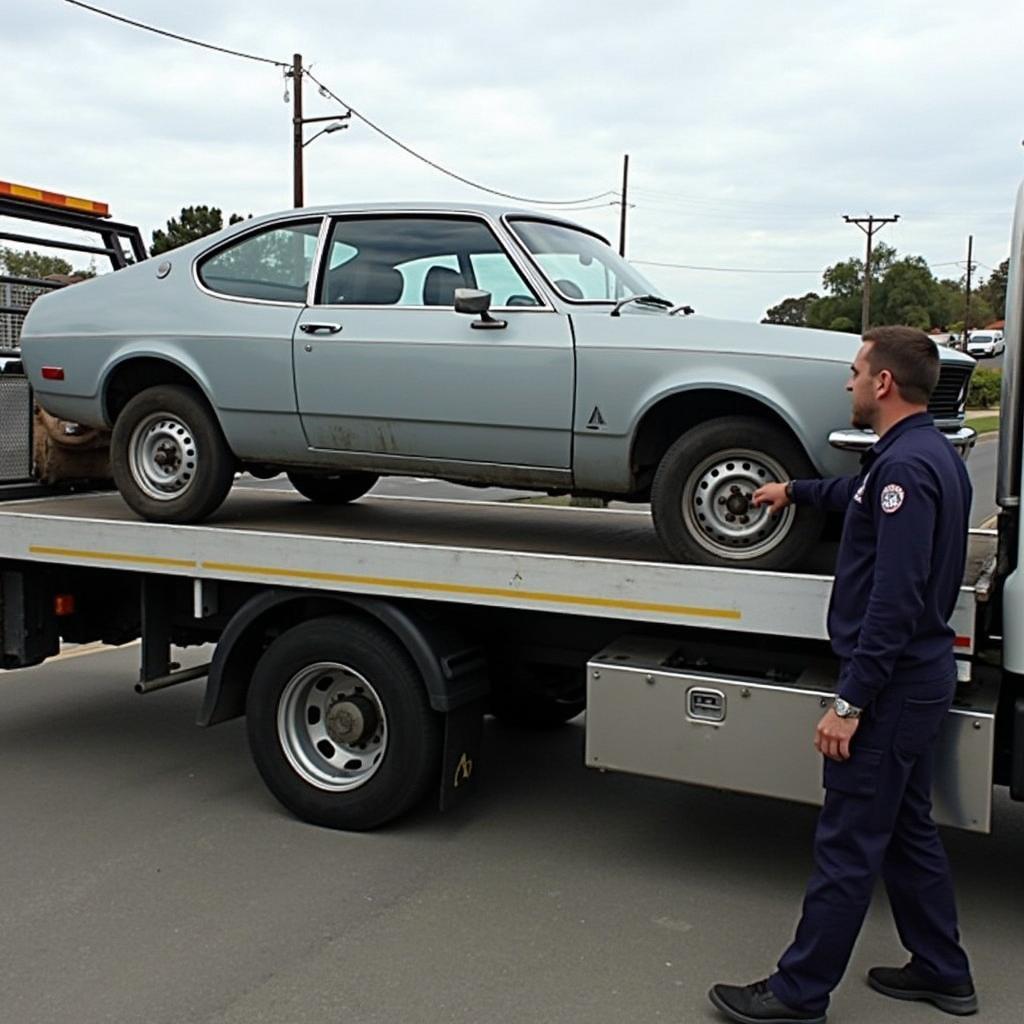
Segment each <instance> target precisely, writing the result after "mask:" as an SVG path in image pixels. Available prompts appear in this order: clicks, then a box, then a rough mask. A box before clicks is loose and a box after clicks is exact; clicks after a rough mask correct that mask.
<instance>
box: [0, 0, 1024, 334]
mask: <svg viewBox="0 0 1024 1024" xmlns="http://www.w3.org/2000/svg"><path fill="white" fill-rule="evenodd" d="M96 6H99V7H103V8H106V9H108V10H111V11H114V12H117V13H120V14H123V15H125V16H128V17H131V18H134V19H138V20H141V21H146V22H149V23H151V24H154V25H157V26H159V27H161V28H165V29H167V30H169V31H173V32H177V33H181V34H186V35H192V36H197V37H200V38H202V39H204V40H207V41H210V42H213V43H217V44H219V45H221V46H225V47H230V48H233V49H239V50H245V51H249V52H251V53H255V54H258V55H261V56H267V57H271V58H274V59H277V60H281V61H290V60H291V55H292V54H293V53H294V52H300V53H302V54H303V57H304V60H305V63H306V64H307V66H308V65H310V64H311V65H312V70H313V73H314V74H315V75H316V76H317V77H319V78H320V79H322V80H323V81H324V82H325V83H326V84H328V85H329V86H330V87H331V88H332V89H333V90H334V91H335V92H336V93H337V94H338V95H340V96H341V97H342V98H344V99H345V100H346V101H347V102H349V103H351V104H352V105H353V106H354V107H355V108H356V109H357V110H359V111H360V112H361V113H362V114H364V115H366V116H367V117H368V118H370V119H371V120H373V121H375V122H376V123H378V124H379V125H381V126H382V127H383V128H385V129H386V130H388V131H389V132H391V133H392V134H394V135H395V136H397V137H398V138H400V139H401V140H402V141H404V142H405V143H407V144H408V145H410V146H412V147H414V148H415V149H417V150H419V151H421V152H422V153H424V154H426V155H427V156H429V157H431V158H432V159H434V160H436V161H437V162H439V163H442V164H445V165H446V166H448V167H450V168H451V169H453V170H454V171H456V172H458V173H459V174H462V175H464V176H466V177H470V178H472V179H474V180H476V181H479V182H482V183H484V184H487V185H490V186H492V187H494V188H497V189H501V190H503V191H508V192H513V193H517V194H519V195H523V196H530V197H536V198H539V199H573V198H576V197H580V196H587V195H593V194H595V193H599V192H603V191H605V190H608V189H617V188H618V187H619V185H620V179H621V168H622V154H623V153H629V154H630V201H631V202H632V203H635V204H636V205H635V206H634V207H632V208H631V209H629V213H628V216H629V225H628V236H627V250H628V251H627V255H628V256H629V257H631V258H634V259H636V260H647V261H655V262H665V263H678V264H690V265H700V266H712V267H720V268H731V269H734V270H736V271H743V272H716V271H706V270H683V269H670V268H661V267H653V266H647V267H644V268H643V269H644V271H645V273H646V274H647V276H648V277H650V278H651V279H652V280H654V281H655V282H656V283H657V284H658V285H659V286H660V287H661V289H662V290H663V291H664V292H665V293H666V294H668V295H669V296H670V297H671V298H673V299H675V300H677V301H679V302H689V303H691V304H692V305H694V306H695V307H696V308H697V310H698V312H701V313H707V314H711V315H714V316H730V317H739V318H741V319H758V318H760V317H761V316H762V315H763V313H764V311H765V309H766V308H767V307H768V306H769V305H772V304H774V303H775V302H777V301H779V300H780V299H781V298H783V297H785V296H787V295H802V294H804V293H805V292H807V291H809V290H820V278H821V271H822V270H823V269H824V268H825V267H826V266H827V265H829V264H830V263H834V262H836V261H837V260H841V259H845V258H847V257H848V256H850V255H853V254H858V255H860V254H862V253H863V244H864V237H863V235H862V234H861V232H860V231H859V230H858V229H857V228H856V227H854V226H852V225H847V224H844V223H843V221H842V215H843V214H851V215H857V216H860V215H865V214H867V213H874V214H875V215H878V216H890V215H892V214H895V213H898V214H900V217H901V219H900V222H899V223H898V224H896V225H889V226H886V227H885V228H883V229H882V230H881V232H880V233H879V235H878V238H879V239H880V240H884V241H885V242H887V243H889V244H892V245H895V246H896V247H897V248H898V249H899V250H900V252H901V253H912V254H918V255H922V256H924V257H925V259H927V260H928V262H929V263H930V264H932V265H933V266H934V267H935V271H936V273H937V274H938V275H939V276H953V277H957V276H959V275H960V274H961V273H962V263H963V261H964V260H965V258H966V247H967V236H968V235H969V234H973V235H974V243H975V248H974V253H975V258H976V259H977V260H978V261H979V262H980V263H981V264H982V266H981V267H980V270H981V273H982V274H985V273H987V269H986V268H990V267H994V266H995V265H996V264H997V263H999V262H1000V261H1001V260H1003V259H1005V258H1006V256H1007V255H1008V250H1009V228H1010V215H1011V211H1012V208H1013V200H1014V196H1015V193H1016V189H1017V185H1018V183H1019V182H1020V180H1021V179H1022V178H1024V148H1022V147H1021V139H1022V138H1024V113H1022V111H1024V107H1022V97H1024V58H1022V57H1021V48H1020V40H1021V39H1022V38H1024V4H1021V3H1011V2H1009V0H1002V2H995V0H975V2H974V3H971V4H964V3H962V2H952V0H889V2H888V3H884V4H878V3H871V2H864V0H857V2H847V0H833V2H831V3H823V2H821V0H816V2H806V0H788V2H786V3H784V4H781V3H769V2H767V0H760V2H758V0H718V3H717V4H710V3H707V2H706V0H704V2H701V3H690V2H686V0H675V2H652V0H635V2H633V3H631V4H630V3H627V4H623V3H622V2H621V0H619V2H614V3H612V2H606V0H586V2H583V0H546V2H543V3H542V2H539V0H519V3H517V4H515V5H509V4H484V3H469V2H455V0H433V2H431V3H409V2H404V3H402V2H396V0H372V2H368V0H350V2H342V0H302V2H290V3H284V2H281V0H246V2H245V3H242V2H235V0H203V2H200V0H176V2H175V3H168V2H157V0H96ZM0 15H2V16H0V95H2V96H3V97H4V100H3V102H2V103H0V179H4V180H9V181H14V182H18V183H21V184H27V185H33V186H37V187H41V188H47V189H51V190H54V191H63V192H69V193H72V194H74V195H80V196H85V197H87V198H93V199H99V200H102V201H105V202H107V203H109V204H110V207H111V211H112V213H113V215H114V217H116V218H117V219H118V220H123V221H128V222H133V223H137V224H138V225H139V226H140V227H141V228H142V230H143V233H144V235H145V237H146V240H147V242H148V241H149V238H150V234H151V232H152V230H153V229H154V228H156V227H162V226H163V225H164V223H165V222H166V220H167V218H168V217H170V216H173V215H175V214H177V212H178V211H179V210H180V208H181V207H182V206H184V205H192V204H196V203H207V204H212V205H216V206H219V207H221V208H222V209H223V210H224V211H225V215H226V214H227V213H228V212H235V211H237V212H240V213H265V212H269V211H272V210H278V209H284V208H287V207H288V206H289V205H290V204H291V147H290V140H291V134H290V133H291V125H290V108H289V107H288V106H286V105H285V103H284V100H283V97H284V92H285V82H284V80H283V78H282V74H281V71H280V70H279V69H277V68H275V67H272V66H270V65H265V64H258V63H254V62H250V61H247V60H240V59H238V58H235V57H230V56H227V55H224V54H219V53H213V52H210V51H207V50H201V49H197V48H195V47H191V46H188V45H185V44H183V43H179V42H175V41H173V40H170V39H164V38H160V37H157V36H155V35H151V34H148V33H145V32H141V31H139V30H137V29H133V28H130V27H127V26H125V25H122V24H118V23H116V22H113V21H110V20H108V19H106V18H102V17H99V16H97V15H95V14H91V13H89V12H87V11H85V10H82V9H80V8H77V7H74V6H71V5H70V4H68V3H65V2H63V0H0ZM335 109H337V107H336V105H334V104H332V103H331V102H330V101H328V100H326V99H325V98H323V97H321V96H318V95H317V94H316V93H315V92H313V91H312V90H309V89H308V86H307V94H306V111H305V112H306V115H307V116H316V115H322V114H329V113H332V112H333V111H334V110H335ZM487 198H488V197H487V196H486V195H484V194H482V193H480V192H477V191H474V190H473V189H470V188H468V187H467V186H465V185H462V184H460V183H458V182H456V181H453V180H452V179H450V178H447V177H445V176H443V175H442V174H439V173H438V172H437V171H435V170H433V169H431V168H430V167H428V166H426V165H425V164H423V163H420V162H418V161H417V160H415V159H414V158H412V157H410V156H409V155H408V154H406V153H404V152H402V151H401V150H400V149H398V148H396V147H395V146H393V145H392V144H391V143H389V142H387V141H386V140H384V139H382V138H380V137H379V136H378V135H376V134H374V133H373V132H372V131H371V130H370V129H369V128H367V127H365V126H364V125H362V124H360V123H358V122H355V123H353V124H352V126H351V127H350V128H349V129H348V130H346V131H344V132H337V133H335V134H332V135H325V136H322V137H321V138H319V139H317V140H316V141H315V142H314V143H312V145H310V146H309V147H307V149H306V200H307V203H309V204H310V205H313V204H321V203H332V202H359V201H364V200H367V201H368V200H404V199H441V200H444V199H453V200H467V199H477V200H487ZM573 216H574V217H575V218H576V219H577V220H579V221H580V222H582V223H585V224H587V225H589V226H591V227H593V228H596V229H598V230H600V231H601V232H602V233H603V234H605V235H606V236H607V237H609V238H611V239H612V240H613V242H614V241H616V240H617V234H618V216H619V208H618V207H617V206H602V207H600V208H598V209H590V210H583V211H581V212H579V213H577V214H574V215H573ZM955 261H960V262H961V266H960V267H958V266H956V265H955ZM751 271H761V272H760V273H754V272H751ZM765 271H773V272H775V273H765ZM782 271H800V273H781V272H782Z"/></svg>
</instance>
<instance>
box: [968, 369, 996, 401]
mask: <svg viewBox="0 0 1024 1024" xmlns="http://www.w3.org/2000/svg"><path fill="white" fill-rule="evenodd" d="M1002 387H1003V371H1002V370H975V371H974V375H973V376H972V377H971V386H970V388H969V389H968V391H967V407H968V408H969V409H991V408H992V406H994V405H998V404H999V393H1000V391H1001V390H1002Z"/></svg>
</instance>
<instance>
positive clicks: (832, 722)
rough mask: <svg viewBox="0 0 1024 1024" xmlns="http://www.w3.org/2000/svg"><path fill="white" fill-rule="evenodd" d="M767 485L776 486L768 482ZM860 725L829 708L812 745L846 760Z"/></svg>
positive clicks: (838, 758)
mask: <svg viewBox="0 0 1024 1024" xmlns="http://www.w3.org/2000/svg"><path fill="white" fill-rule="evenodd" d="M768 486H769V487H774V486H776V485H775V484H768ZM858 725H860V719H859V718H840V717H839V716H838V715H837V714H836V712H835V708H829V709H828V711H826V712H825V714H824V715H823V716H822V719H821V721H820V722H819V723H818V728H817V729H816V730H815V731H814V746H815V749H817V750H818V751H820V752H821V753H822V754H824V755H825V756H826V757H829V758H831V759H832V760H833V761H846V760H848V759H849V757H850V740H852V739H853V734H854V733H855V732H856V731H857V726H858Z"/></svg>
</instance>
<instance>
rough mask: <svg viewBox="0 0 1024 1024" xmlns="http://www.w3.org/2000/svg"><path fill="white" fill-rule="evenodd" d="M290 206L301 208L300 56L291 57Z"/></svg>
mask: <svg viewBox="0 0 1024 1024" xmlns="http://www.w3.org/2000/svg"><path fill="white" fill-rule="evenodd" d="M291 79H292V205H293V206H295V207H296V208H297V207H300V206H302V203H303V196H302V124H303V121H302V54H301V53H296V54H295V55H294V56H293V57H292V70H291Z"/></svg>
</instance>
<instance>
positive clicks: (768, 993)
mask: <svg viewBox="0 0 1024 1024" xmlns="http://www.w3.org/2000/svg"><path fill="white" fill-rule="evenodd" d="M708 999H710V1000H711V1002H712V1003H714V1005H715V1006H716V1007H717V1008H718V1009H719V1010H721V1011H722V1013H724V1014H725V1015H726V1016H727V1017H728V1018H729V1020H735V1021H739V1024H825V1014H823V1013H808V1012H807V1011H806V1010H791V1009H790V1008H789V1007H788V1006H786V1004H785V1003H782V1002H780V1001H779V1000H778V999H776V997H775V993H774V992H772V990H771V989H770V988H769V987H768V981H767V980H765V981H755V982H754V984H753V985H715V986H713V987H712V989H711V991H710V992H709V993H708Z"/></svg>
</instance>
